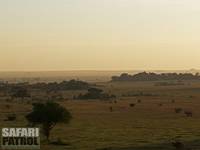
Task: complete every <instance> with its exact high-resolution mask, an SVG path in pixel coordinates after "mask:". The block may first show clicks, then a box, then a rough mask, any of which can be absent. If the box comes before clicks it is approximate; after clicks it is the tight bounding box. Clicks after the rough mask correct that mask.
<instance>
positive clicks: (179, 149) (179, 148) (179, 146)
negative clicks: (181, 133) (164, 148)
mask: <svg viewBox="0 0 200 150" xmlns="http://www.w3.org/2000/svg"><path fill="white" fill-rule="evenodd" d="M172 146H173V147H174V148H176V150H183V149H184V147H185V146H184V144H183V143H182V142H178V141H176V142H172Z"/></svg>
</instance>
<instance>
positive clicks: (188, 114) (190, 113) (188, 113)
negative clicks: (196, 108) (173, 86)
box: [184, 111, 193, 117]
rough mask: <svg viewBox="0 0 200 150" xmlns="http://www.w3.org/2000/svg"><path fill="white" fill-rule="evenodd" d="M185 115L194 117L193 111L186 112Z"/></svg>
mask: <svg viewBox="0 0 200 150" xmlns="http://www.w3.org/2000/svg"><path fill="white" fill-rule="evenodd" d="M184 114H185V115H186V116H187V117H192V116H193V113H192V111H184Z"/></svg>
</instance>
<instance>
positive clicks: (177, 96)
mask: <svg viewBox="0 0 200 150" xmlns="http://www.w3.org/2000/svg"><path fill="white" fill-rule="evenodd" d="M96 84H97V86H98V87H100V88H102V89H104V90H105V91H107V92H108V93H111V94H115V95H117V103H114V102H109V101H100V100H87V101H84V100H82V101H80V100H72V99H71V97H72V95H73V94H75V93H79V92H74V91H70V92H69V91H68V92H64V94H65V97H68V100H63V101H60V102H59V103H60V104H61V105H63V106H65V107H66V108H67V109H68V110H69V111H70V112H71V113H72V115H73V119H72V121H71V123H70V124H58V125H57V126H56V127H55V128H54V129H53V131H52V134H51V140H52V141H55V140H57V139H61V140H62V141H63V142H64V143H66V145H63V146H62V145H48V144H47V143H46V142H45V141H44V138H43V137H42V141H41V149H42V150H55V149H56V150H67V149H69V150H95V149H105V150H106V148H107V149H108V150H109V149H113V150H162V149H163V150H168V149H169V150H173V149H174V148H173V146H172V144H171V142H172V141H174V140H179V141H181V142H183V143H184V144H185V145H186V147H188V148H191V149H195V150H198V149H200V109H199V108H200V101H199V100H200V82H197V81H193V82H190V83H187V82H186V83H185V85H179V86H154V83H153V82H132V83H130V82H124V83H96ZM72 93H73V94H72ZM141 93H142V94H141ZM139 99H140V100H141V103H138V102H137V101H138V100H139ZM173 100H174V102H173ZM131 103H133V104H136V105H135V107H130V106H129V105H130V104H131ZM6 105H10V108H9V109H8V108H7V107H6ZM31 107H32V106H31V104H27V103H26V102H17V100H15V101H13V102H7V101H5V100H4V98H3V97H2V98H1V105H0V112H1V114H0V127H24V126H26V125H27V122H26V120H25V118H24V116H25V115H26V114H27V113H28V112H30V111H31V109H32V108H31ZM110 107H113V112H110V109H109V108H110ZM175 108H182V109H183V110H187V111H192V112H193V117H187V116H186V115H185V114H184V113H183V112H181V113H178V114H176V113H175ZM7 113H16V114H17V120H16V121H14V122H9V121H4V120H5V117H6V114H7Z"/></svg>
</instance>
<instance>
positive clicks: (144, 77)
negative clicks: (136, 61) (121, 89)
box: [112, 72, 200, 81]
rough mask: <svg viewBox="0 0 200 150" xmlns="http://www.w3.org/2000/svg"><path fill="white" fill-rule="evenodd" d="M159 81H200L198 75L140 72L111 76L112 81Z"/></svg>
mask: <svg viewBox="0 0 200 150" xmlns="http://www.w3.org/2000/svg"><path fill="white" fill-rule="evenodd" d="M161 80H200V75H199V73H196V74H192V73H161V74H157V73H152V72H150V73H147V72H141V73H138V74H135V75H130V74H128V73H122V74H121V75H120V76H113V77H112V81H161Z"/></svg>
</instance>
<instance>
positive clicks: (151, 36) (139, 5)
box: [0, 0, 200, 70]
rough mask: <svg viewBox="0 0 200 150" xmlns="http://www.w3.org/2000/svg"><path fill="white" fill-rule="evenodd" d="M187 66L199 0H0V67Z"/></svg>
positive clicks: (196, 40)
mask: <svg viewBox="0 0 200 150" xmlns="http://www.w3.org/2000/svg"><path fill="white" fill-rule="evenodd" d="M190 68H197V69H198V68H200V1H199V0H0V70H73V69H82V70H84V69H87V70H94V69H95V70H102V69H103V70H105V69H108V70H110V69H112V70H119V69H190Z"/></svg>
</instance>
